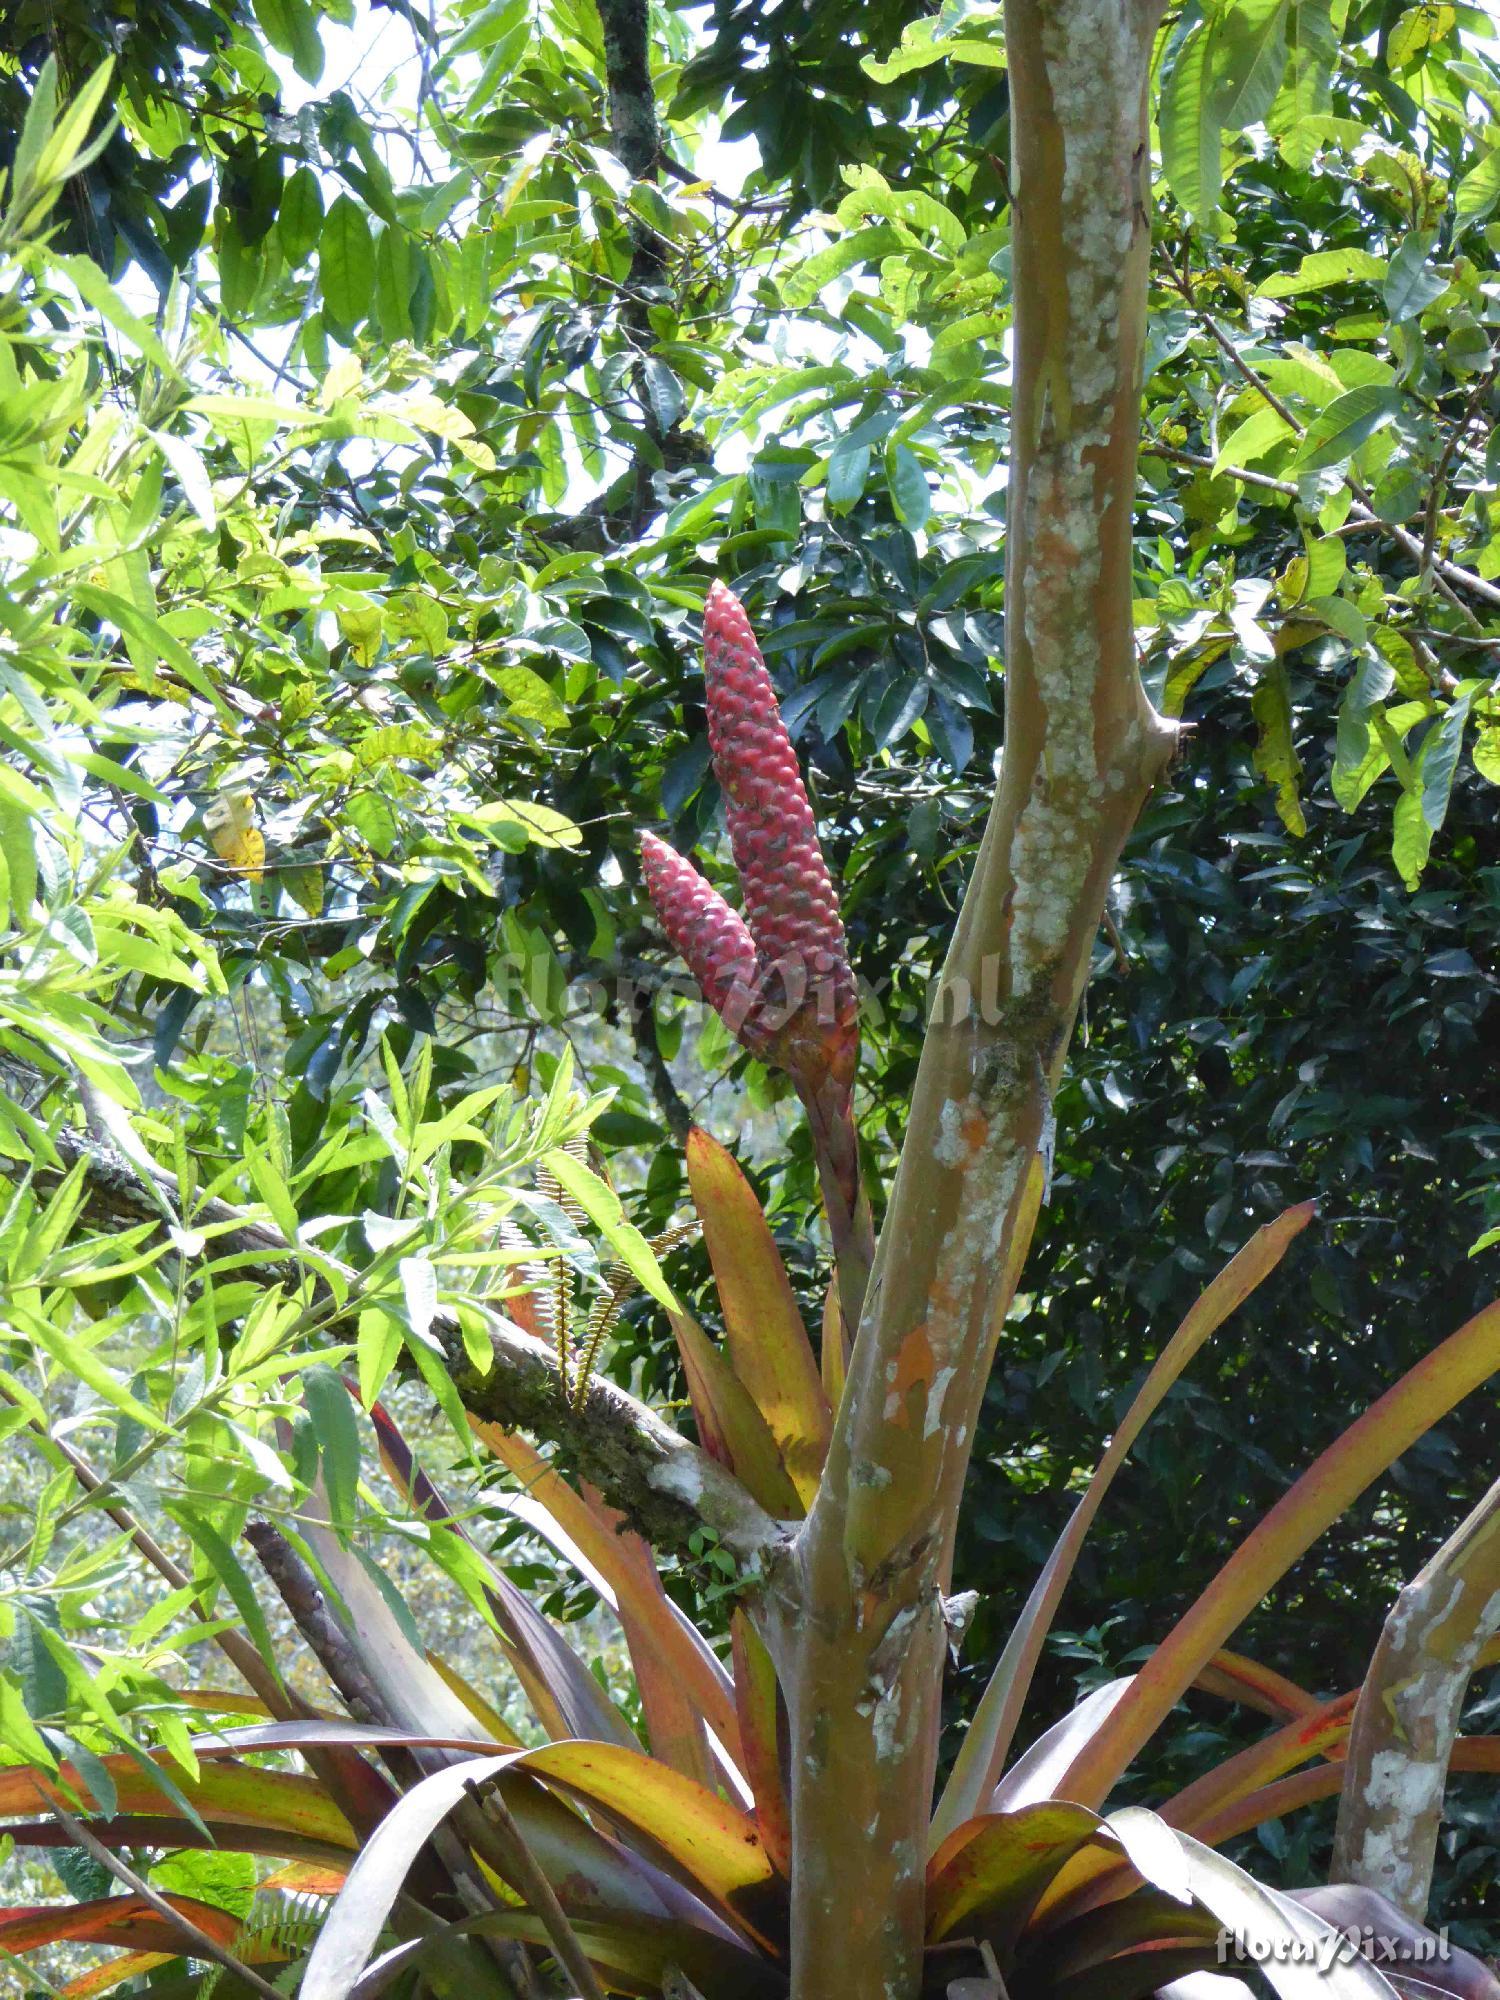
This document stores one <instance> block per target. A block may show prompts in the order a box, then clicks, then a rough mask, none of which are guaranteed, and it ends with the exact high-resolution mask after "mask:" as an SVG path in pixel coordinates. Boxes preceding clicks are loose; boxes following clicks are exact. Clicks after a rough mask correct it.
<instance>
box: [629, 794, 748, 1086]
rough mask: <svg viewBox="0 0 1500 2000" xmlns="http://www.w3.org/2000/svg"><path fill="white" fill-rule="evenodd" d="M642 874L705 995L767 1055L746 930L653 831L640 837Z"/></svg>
mask: <svg viewBox="0 0 1500 2000" xmlns="http://www.w3.org/2000/svg"><path fill="white" fill-rule="evenodd" d="M641 873H642V876H643V878H644V880H645V884H646V894H647V895H648V896H649V897H650V898H651V906H652V908H653V909H654V910H655V911H656V914H657V915H658V916H659V917H660V918H661V920H662V926H663V928H664V929H665V931H666V933H667V936H668V937H669V938H670V939H671V940H672V942H673V944H674V945H676V947H677V949H678V951H680V952H681V953H682V956H683V958H684V959H685V960H686V962H687V967H688V970H689V971H690V972H691V973H692V975H693V977H694V979H696V980H697V982H698V984H699V986H700V987H701V988H702V990H703V997H704V999H705V1000H706V1001H707V1002H708V1004H709V1006H710V1007H712V1008H713V1010H714V1012H715V1013H716V1014H718V1015H720V1016H722V1018H723V1019H724V1021H725V1023H726V1024H727V1025H728V1027H729V1029H730V1031H731V1033H733V1034H735V1035H737V1036H738V1037H739V1039H740V1040H741V1041H743V1042H744V1043H745V1045H746V1047H747V1048H752V1049H754V1050H755V1052H756V1053H757V1054H763V1053H765V1039H766V1038H765V1037H764V1036H763V1035H759V1034H757V1033H756V1027H755V1016H756V1011H757V999H758V994H759V986H760V969H759V967H758V965H757V964H756V958H755V940H754V939H753V938H752V937H751V935H750V933H749V931H747V930H746V928H745V926H744V924H743V923H742V922H741V921H740V919H739V917H738V916H737V915H736V914H735V912H734V911H733V910H732V909H730V907H729V905H728V904H727V903H726V902H725V900H724V898H723V897H722V896H721V895H720V894H719V892H718V890H717V889H716V888H715V887H714V886H713V884H712V883H711V882H706V881H705V880H704V879H703V877H702V876H701V875H700V874H699V873H698V871H697V869H696V868H695V867H694V866H693V864H692V862H691V861H689V860H688V859H687V858H686V856H685V855H681V854H679V853H678V852H677V850H676V848H675V847H668V845H667V843H666V842H665V841H664V840H658V839H657V837H656V835H655V834H654V833H643V834H642V835H641Z"/></svg>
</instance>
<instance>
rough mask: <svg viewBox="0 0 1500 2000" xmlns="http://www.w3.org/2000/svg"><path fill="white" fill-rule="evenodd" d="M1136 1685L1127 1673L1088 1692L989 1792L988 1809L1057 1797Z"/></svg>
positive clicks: (1006, 1810)
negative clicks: (1069, 1773)
mask: <svg viewBox="0 0 1500 2000" xmlns="http://www.w3.org/2000/svg"><path fill="white" fill-rule="evenodd" d="M1134 1685H1135V1676H1134V1675H1133V1674H1126V1675H1125V1676H1124V1678H1123V1679H1121V1680H1117V1681H1107V1682H1106V1683H1105V1684H1104V1686H1103V1687H1097V1688H1095V1689H1094V1691H1093V1693H1092V1694H1088V1695H1085V1696H1084V1698H1083V1700H1082V1701H1081V1702H1079V1703H1078V1705H1077V1706H1076V1707H1075V1708H1072V1709H1070V1710H1069V1711H1068V1713H1067V1714H1066V1715H1065V1716H1063V1718H1062V1720H1061V1721H1060V1722H1054V1723H1053V1725H1052V1727H1051V1728H1050V1729H1047V1730H1044V1731H1043V1733H1042V1734H1041V1735H1040V1736H1039V1737H1038V1738H1037V1739H1036V1741H1035V1743H1033V1744H1032V1746H1031V1748H1030V1749H1029V1750H1028V1751H1027V1752H1026V1753H1025V1755H1024V1756H1021V1757H1018V1758H1017V1759H1016V1761H1015V1763H1014V1764H1012V1765H1011V1767H1010V1769H1009V1770H1008V1771H1007V1772H1006V1774H1005V1776H1004V1777H1003V1778H1002V1779H1001V1780H1000V1782H999V1784H998V1785H996V1787H995V1789H994V1791H993V1792H992V1793H991V1794H990V1799H989V1807H988V1810H989V1811H990V1812H992V1813H1013V1812H1019V1811H1020V1810H1021V1808H1022V1807H1023V1806H1034V1805H1041V1804H1042V1803H1043V1801H1044V1800H1046V1799H1055V1798H1057V1797H1058V1790H1057V1787H1058V1785H1059V1783H1060V1782H1061V1780H1062V1779H1063V1778H1064V1777H1065V1776H1066V1774H1067V1771H1068V1767H1069V1765H1071V1763H1072V1762H1073V1759H1074V1758H1075V1757H1076V1756H1077V1755H1078V1753H1079V1751H1080V1750H1081V1749H1082V1747H1083V1745H1084V1744H1085V1743H1087V1742H1088V1741H1089V1740H1090V1739H1091V1738H1092V1737H1094V1736H1096V1735H1097V1734H1098V1732H1099V1731H1100V1729H1102V1728H1103V1726H1104V1718H1105V1717H1106V1716H1107V1715H1111V1714H1113V1712H1114V1711H1115V1709H1116V1708H1118V1707H1119V1705H1120V1703H1121V1702H1122V1701H1126V1700H1128V1699H1129V1696H1130V1690H1131V1689H1132V1688H1133V1687H1134Z"/></svg>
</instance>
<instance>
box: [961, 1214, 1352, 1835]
mask: <svg viewBox="0 0 1500 2000" xmlns="http://www.w3.org/2000/svg"><path fill="white" fill-rule="evenodd" d="M1315 1213H1316V1207H1315V1204H1314V1203H1312V1202H1310V1201H1305V1202H1300V1203H1299V1204H1298V1205H1297V1206H1296V1207H1295V1208H1289V1209H1286V1210H1285V1211H1284V1212H1283V1213H1282V1214H1281V1215H1279V1216H1277V1217H1276V1218H1275V1220H1274V1221H1272V1222H1268V1223H1266V1224H1265V1225H1264V1226H1263V1227H1262V1228H1260V1229H1258V1230H1257V1231H1256V1232H1255V1234H1254V1236H1252V1237H1251V1239H1250V1241H1249V1242H1248V1243H1247V1244H1245V1246H1244V1247H1243V1249H1241V1250H1239V1251H1237V1252H1236V1254H1235V1255H1234V1256H1233V1257H1231V1258H1230V1260H1229V1262H1228V1263H1227V1264H1226V1265H1225V1267H1224V1269H1223V1270H1222V1271H1220V1272H1219V1274H1218V1276H1217V1277H1216V1278H1215V1279H1214V1280H1213V1282H1212V1283H1211V1284H1210V1285H1209V1286H1208V1287H1207V1288H1206V1289H1205V1290H1204V1291H1203V1293H1202V1294H1201V1295H1200V1296H1199V1297H1198V1298H1197V1299H1196V1300H1195V1301H1194V1303H1193V1305H1192V1306H1191V1307H1190V1309H1189V1311H1188V1313H1187V1316H1186V1318H1185V1319H1184V1320H1183V1322H1182V1324H1181V1325H1180V1326H1179V1327H1178V1329H1177V1331H1176V1332H1175V1333H1174V1334H1173V1335H1172V1338H1171V1339H1170V1340H1169V1341H1168V1342H1167V1344H1166V1346H1165V1347H1164V1348H1163V1349H1162V1351H1161V1353H1160V1354H1159V1355H1158V1356H1157V1358H1156V1362H1155V1364H1154V1365H1153V1367H1152V1369H1151V1372H1150V1373H1149V1374H1148V1375H1147V1377H1146V1380H1145V1381H1144V1382H1143V1383H1142V1385H1141V1388H1140V1390H1139V1392H1138V1393H1137V1395H1136V1397H1135V1400H1134V1401H1133V1402H1132V1404H1131V1406H1130V1408H1129V1410H1128V1411H1127V1412H1126V1415H1125V1418H1124V1421H1123V1422H1122V1423H1121V1425H1120V1428H1119V1429H1118V1430H1117V1431H1116V1432H1115V1435H1114V1436H1113V1438H1111V1440H1110V1443H1109V1447H1108V1449H1107V1450H1106V1451H1105V1453H1104V1456H1103V1457H1102V1458H1101V1459H1100V1461H1099V1465H1098V1469H1097V1470H1096V1471H1095V1473H1094V1476H1093V1478H1092V1479H1091V1480H1090V1481H1089V1485H1088V1490H1087V1491H1086V1492H1085V1493H1084V1494H1083V1496H1082V1498H1081V1499H1080V1500H1079V1502H1078V1505H1077V1506H1076V1507H1075V1508H1074V1510H1073V1514H1072V1516H1071V1518H1070V1519H1069V1521H1068V1524H1067V1526H1066V1527H1065V1528H1064V1529H1063V1531H1062V1534H1061V1535H1060V1536H1059V1537H1058V1539H1057V1543H1056V1546H1055V1547H1054V1548H1053V1550H1052V1553H1051V1555H1050V1556H1049V1557H1048V1558H1047V1562H1046V1565H1045V1567H1044V1568H1043V1570H1042V1572H1041V1574H1040V1576H1039V1577H1038V1578H1037V1580H1036V1584H1035V1586H1034V1587H1033V1589H1032V1592H1031V1595H1030V1597H1029V1598H1028V1599H1027V1601H1026V1606H1025V1608H1024V1610H1023V1611H1022V1613H1021V1616H1020V1617H1019V1619H1017V1621H1016V1625H1015V1629H1014V1631H1013V1632H1012V1633H1011V1635H1010V1638H1009V1640H1008V1642H1007V1644H1006V1647H1005V1651H1004V1652H1003V1653H1002V1654H1001V1656H1000V1663H999V1665H998V1666H997V1667H996V1669H995V1672H994V1675H993V1677H992V1678H991V1680H990V1684H989V1686H988V1687H987V1688H986V1689H985V1692H984V1696H983V1699H982V1700H981V1701H980V1704H979V1707H978V1709H977V1710H976V1712H975V1715H974V1720H973V1722H972V1723H971V1724H970V1725H969V1728H968V1731H967V1732H966V1734H965V1736H964V1740H963V1743H962V1745H961V1746H960V1748H959V1754H958V1756H957V1758H956V1759H955V1762H954V1766H953V1775H952V1777H951V1778H950V1780H949V1782H948V1786H947V1789H946V1790H945V1791H944V1794H943V1797H942V1800H941V1801H940V1803H939V1805H938V1809H937V1812H936V1813H935V1814H934V1816H933V1832H934V1836H935V1837H936V1838H938V1839H941V1838H942V1837H943V1836H944V1835H945V1834H946V1833H947V1832H948V1830H949V1829H950V1828H951V1827H953V1826H955V1825H956V1824H957V1823H958V1821H959V1820H961V1819H964V1818H966V1817H967V1816H968V1815H969V1814H970V1813H973V1812H976V1811H977V1810H978V1809H979V1808H980V1806H981V1805H982V1804H983V1803H984V1801H985V1799H986V1798H987V1796H988V1795H989V1793H990V1792H991V1791H992V1790H993V1788H994V1787H995V1785H996V1784H997V1783H998V1782H999V1778H1000V1773H1001V1771H1002V1770H1003V1769H1004V1767H1005V1759H1006V1757H1007V1756H1008V1755H1009V1754H1010V1746H1011V1743H1012V1742H1013V1741H1014V1739H1015V1732H1016V1725H1017V1723H1018V1722H1019V1721H1020V1717H1021V1710H1022V1707H1023V1705H1024V1703H1025V1700H1026V1697H1027V1694H1028V1693H1029V1692H1030V1689H1031V1683H1032V1678H1033V1676H1034V1675H1035V1673H1036V1664H1037V1661H1038V1660H1039V1659H1040V1658H1041V1654H1042V1647H1043V1646H1044V1645H1045V1643H1046V1639H1047V1634H1048V1633H1049V1632H1050V1631H1051V1629H1052V1622H1053V1620H1054V1618H1055V1617H1056V1616H1057V1607H1058V1605H1059V1604H1060V1603H1061V1601H1062V1596H1063V1592H1064V1591H1065V1590H1066V1589H1067V1587H1068V1583H1069V1580H1070V1579H1071V1577H1072V1575H1073V1570H1074V1567H1075V1566H1076V1564H1077V1561H1078V1556H1079V1552H1080V1551H1081V1549H1082V1547H1083V1543H1084V1539H1085V1537H1086V1536H1087V1534H1088V1531H1089V1529H1090V1528H1091V1527H1092V1526H1093V1523H1094V1519H1095V1517H1096V1515H1097V1514H1098V1512H1099V1508H1100V1506H1101V1505H1102V1503H1103V1501H1104V1497H1105V1495H1106V1494H1107V1493H1108V1491H1109V1488H1110V1486H1111V1484H1112V1483H1113V1481H1114V1478H1115V1475H1116V1473H1117V1472H1118V1471H1119V1469H1120V1467H1121V1466H1122V1465H1123V1464H1124V1462H1125V1459H1126V1457H1127V1456H1128V1454H1129V1452H1130V1449H1131V1447H1132V1445H1134V1443H1135V1441H1136V1439H1137V1438H1138V1437H1139V1436H1140V1434H1141V1432H1142V1430H1144V1428H1145V1426H1146V1425H1147V1423H1148V1422H1149V1421H1150V1419H1151V1418H1152V1417H1153V1416H1154V1415H1155V1413H1156V1411H1157V1410H1158V1408H1159V1407H1160V1406H1161V1403H1162V1400H1163V1398H1164V1397H1165V1396H1166V1394H1167V1391H1168V1390H1169V1389H1170V1388H1171V1387H1172V1386H1173V1384H1174V1383H1175V1382H1176V1381H1177V1380H1178V1378H1179V1377H1180V1376H1181V1374H1182V1373H1183V1370H1184V1369H1185V1368H1186V1367H1187V1366H1188V1364H1189V1363H1190V1362H1191V1361H1192V1360H1193V1358H1194V1356H1195V1355H1196V1354H1197V1353H1198V1351H1199V1349H1200V1348H1201V1347H1202V1346H1203V1344H1204V1342H1205V1341H1206V1340H1207V1339H1208V1338H1209V1336H1210V1335H1211V1334H1213V1333H1214V1332H1215V1331H1216V1330H1217V1329H1218V1328H1219V1327H1220V1326H1222V1325H1223V1323H1224V1321H1225V1320H1226V1319H1228V1317H1229V1315H1230V1314H1231V1313H1232V1312H1234V1311H1235V1310H1236V1309H1237V1308H1238V1307H1239V1306H1241V1305H1243V1303H1244V1302H1245V1300H1246V1299H1247V1298H1248V1297H1249V1296H1250V1294H1251V1292H1253V1291H1254V1290H1255V1288H1256V1286H1257V1285H1258V1284H1260V1283H1261V1281H1262V1280H1263V1279H1264V1278H1266V1277H1268V1276H1269V1275H1270V1273H1271V1272H1272V1271H1274V1270H1275V1268H1276V1266H1277V1265H1278V1264H1279V1263H1280V1262H1281V1260H1282V1258H1283V1257H1284V1256H1285V1254H1286V1252H1287V1250H1288V1249H1289V1248H1290V1246H1291V1244H1292V1242H1293V1240H1294V1239H1295V1238H1296V1237H1297V1236H1299V1235H1300V1234H1301V1233H1302V1231H1303V1230H1304V1229H1305V1228H1306V1227H1307V1225H1308V1223H1309V1222H1311V1221H1312V1219H1313V1216H1314V1214H1315ZM1017 1275H1019V1273H1017ZM1068 1796H1070V1797H1071V1796H1072V1793H1071V1792H1070V1793H1069V1794H1068ZM1095 1803H1097V1801H1095Z"/></svg>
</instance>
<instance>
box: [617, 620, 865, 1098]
mask: <svg viewBox="0 0 1500 2000" xmlns="http://www.w3.org/2000/svg"><path fill="white" fill-rule="evenodd" d="M703 639H704V673H705V677H706V680H707V684H708V743H709V749H710V751H711V753H712V756H713V764H714V770H715V772H716V774H717V776H718V780H719V784H720V787H721V789H722V791H723V793H724V810H725V816H726V818H727V820H728V822H729V841H730V846H731V847H732V849H733V850H734V861H735V866H736V868H737V869H738V870H739V875H740V881H741V883H742V884H743V886H744V892H745V915H746V919H747V922H746V923H742V922H741V921H740V919H739V918H738V917H737V916H736V915H735V913H734V912H733V910H731V909H730V907H729V905H728V904H727V903H726V902H725V901H724V898H723V897H722V896H721V895H719V893H718V891H717V890H715V889H713V888H712V887H710V885H709V884H708V883H707V882H705V881H704V879H703V877H702V876H701V875H700V874H699V873H698V871H697V869H696V868H694V867H693V866H692V864H691V863H690V862H688V861H685V860H684V859H683V857H682V856H681V855H680V854H677V853H675V852H674V851H673V850H672V849H671V848H670V847H667V846H665V845H663V843H662V842H661V841H659V840H657V839H656V838H655V837H654V836H653V835H651V834H649V833H648V834H645V835H643V836H642V840H641V856H642V861H643V863H644V872H645V880H646V893H647V894H648V895H649V896H650V898H651V901H652V903H653V904H654V905H655V908H656V911H657V914H658V915H659V916H660V917H661V920H662V923H663V924H664V925H665V927H666V931H667V935H668V936H669V937H670V938H671V940H672V942H673V944H675V945H676V947H677V949H678V950H679V951H680V952H681V953H682V956H683V957H684V958H685V959H686V960H687V963H688V966H689V968H690V969H691V971H692V973H693V976H694V978H695V979H696V980H697V981H698V984H699V985H700V986H701V987H702V989H703V993H704V997H705V998H706V999H707V1000H708V1002H709V1004H710V1006H712V1007H713V1008H714V1009H715V1011H716V1012H717V1013H718V1014H719V1015H720V1016H721V1017H722V1018H723V1020H724V1022H725V1024H726V1026H727V1027H728V1028H729V1030H730V1032H731V1034H733V1035H735V1036H736V1037H737V1038H738V1040H739V1041H741V1042H742V1043H743V1044H744V1046H745V1047H746V1048H748V1049H749V1050H751V1051H752V1053H753V1054H755V1055H758V1056H761V1057H762V1058H764V1059H766V1060H769V1061H772V1062H775V1063H777V1064H779V1065H780V1067H781V1068H783V1069H785V1070H786V1071H788V1072H789V1073H790V1075H791V1076H792V1078H793V1080H794V1081H795V1082H796V1084H797V1087H798V1089H799V1090H800V1091H801V1092H802V1093H803V1095H804V1096H807V1095H808V1094H809V1093H812V1094H815V1095H822V1094H823V1092H824V1089H825V1087H826V1086H828V1085H832V1087H833V1094H834V1097H835V1098H836V1099H838V1100H839V1101H841V1102H842V1103H843V1104H845V1105H847V1103H848V1094H849V1089H850V1086H851V1084H852V1083H853V1080H854V1065H855V1059H856V1056H857V1053H858V1011H859V1003H858V995H857V993H856V991H855V985H854V973H853V970H852V968H851V967H850V964H849V953H848V949H847V947H846V945H845V943H844V926H843V924H842V923H841V922H840V921H839V910H838V898H837V897H836V896H835V894H834V889H833V882H832V879H831V878H830V876H829V873H828V865H827V863H826V862H825V861H824V859H823V852H822V849H821V848H820V847H819V845H818V834H817V828H816V826H815V824H814V822H813V815H812V807H811V805H810V804H809V803H808V798H807V790H806V787H805V786H804V785H803V783H802V773H801V772H800V771H799V770H798V768H797V758H796V753H795V752H794V751H793V749H792V744H791V738H790V737H789V736H788V735H787V733H786V725H785V723H784V722H783V721H782V719H781V710H780V708H779V707H778V706H777V702H776V690H775V688H774V687H772V685H771V677H770V675H769V674H768V673H767V672H766V666H765V661H764V660H763V659H762V658H761V653H760V648H759V646H757V645H756V643H755V634H754V633H753V632H752V631H751V629H750V621H749V619H748V618H747V617H746V616H745V613H744V609H743V607H742V606H741V604H740V602H739V599H738V598H737V597H735V596H734V595H733V594H732V593H731V592H730V591H727V590H726V589H725V588H724V586H723V584H721V583H716V584H714V585H713V587H712V589H711V590H710V591H709V593H708V605H707V609H706V611H705V613H704V621H703ZM830 1108H832V1109H834V1110H836V1109H837V1106H836V1105H834V1106H832V1107H830Z"/></svg>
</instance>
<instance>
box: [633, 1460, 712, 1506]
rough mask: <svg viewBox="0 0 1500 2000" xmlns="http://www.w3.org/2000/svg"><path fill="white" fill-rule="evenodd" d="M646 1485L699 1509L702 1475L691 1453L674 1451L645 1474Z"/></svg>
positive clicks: (701, 1497)
mask: <svg viewBox="0 0 1500 2000" xmlns="http://www.w3.org/2000/svg"><path fill="white" fill-rule="evenodd" d="M646 1484H647V1485H648V1486H650V1487H654V1488H655V1490H656V1491H657V1492H658V1493H665V1494H667V1495H668V1496H669V1497H670V1498H671V1499H673V1500H681V1501H682V1502H683V1504H684V1505H685V1506H688V1507H694V1508H696V1507H699V1506H701V1504H702V1501H703V1474H702V1471H701V1470H700V1468H699V1466H698V1463H697V1460H696V1457H695V1455H694V1454H693V1453H691V1452H686V1451H674V1452H673V1453H672V1454H671V1456H670V1457H668V1458H664V1459H661V1460H660V1461H659V1462H658V1463H657V1464H656V1465H653V1466H652V1468H651V1470H650V1471H649V1472H648V1473H647V1474H646Z"/></svg>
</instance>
